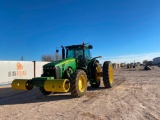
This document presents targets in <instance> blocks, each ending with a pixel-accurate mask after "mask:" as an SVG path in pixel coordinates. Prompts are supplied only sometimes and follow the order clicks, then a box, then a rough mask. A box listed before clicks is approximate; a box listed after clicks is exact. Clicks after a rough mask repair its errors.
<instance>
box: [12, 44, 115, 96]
mask: <svg viewBox="0 0 160 120" xmlns="http://www.w3.org/2000/svg"><path fill="white" fill-rule="evenodd" d="M90 49H92V45H87V44H84V43H83V44H80V45H71V46H65V47H64V46H62V60H58V61H54V62H51V63H48V64H45V65H44V66H43V74H42V75H41V77H36V78H32V79H30V80H28V79H27V80H22V79H21V80H20V79H15V80H13V82H12V88H13V89H19V90H31V89H32V88H33V87H34V86H36V87H39V89H40V91H41V93H42V94H44V95H49V94H51V93H57V92H61V93H62V92H71V95H72V96H73V97H81V96H83V95H84V94H85V93H86V91H87V82H88V81H89V83H90V85H91V87H93V88H98V87H99V86H100V83H101V77H103V84H104V86H105V88H111V87H112V85H113V79H114V75H113V68H112V63H111V62H110V61H105V62H104V63H103V68H102V67H101V66H100V63H99V61H98V60H97V59H96V58H101V56H98V57H94V58H91V54H90ZM102 71H103V72H102Z"/></svg>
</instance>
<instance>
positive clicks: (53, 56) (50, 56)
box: [41, 53, 62, 62]
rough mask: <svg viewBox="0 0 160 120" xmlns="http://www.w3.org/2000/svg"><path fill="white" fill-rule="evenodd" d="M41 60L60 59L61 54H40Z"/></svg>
mask: <svg viewBox="0 0 160 120" xmlns="http://www.w3.org/2000/svg"><path fill="white" fill-rule="evenodd" d="M41 59H42V61H47V62H52V61H57V60H61V59H62V55H61V54H59V53H55V54H54V55H52V54H48V55H42V57H41Z"/></svg>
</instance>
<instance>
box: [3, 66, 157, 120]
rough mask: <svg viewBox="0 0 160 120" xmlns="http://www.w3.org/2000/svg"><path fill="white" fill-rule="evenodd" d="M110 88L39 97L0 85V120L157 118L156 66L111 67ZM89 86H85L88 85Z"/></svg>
mask: <svg viewBox="0 0 160 120" xmlns="http://www.w3.org/2000/svg"><path fill="white" fill-rule="evenodd" d="M114 72H115V81H114V87H113V88H111V89H105V88H104V87H103V83H102V84H101V87H100V88H99V89H92V88H90V87H88V91H87V93H86V95H85V96H83V97H81V98H72V97H71V96H70V93H63V94H53V95H50V96H43V95H42V94H41V93H40V92H39V90H38V89H37V88H34V89H33V90H31V91H17V90H12V89H11V88H10V86H6V87H0V119H1V120H31V119H32V120H49V119H50V120H66V119H67V120H160V69H159V68H158V67H155V68H154V69H153V70H149V71H145V70H135V69H126V68H118V69H115V70H114ZM88 86H89V85H88Z"/></svg>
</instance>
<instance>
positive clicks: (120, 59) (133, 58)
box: [99, 52, 160, 63]
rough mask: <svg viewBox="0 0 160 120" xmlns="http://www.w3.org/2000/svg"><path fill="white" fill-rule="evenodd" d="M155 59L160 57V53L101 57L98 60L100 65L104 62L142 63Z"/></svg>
mask: <svg viewBox="0 0 160 120" xmlns="http://www.w3.org/2000/svg"><path fill="white" fill-rule="evenodd" d="M155 57H160V52H154V53H145V54H136V55H122V56H114V57H102V59H99V61H100V63H103V62H104V61H112V63H121V62H124V63H132V62H134V61H135V62H141V63H142V62H143V60H153V58H155Z"/></svg>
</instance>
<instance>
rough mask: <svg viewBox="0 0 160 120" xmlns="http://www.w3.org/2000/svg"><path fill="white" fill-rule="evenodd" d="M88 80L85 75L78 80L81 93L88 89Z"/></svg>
mask: <svg viewBox="0 0 160 120" xmlns="http://www.w3.org/2000/svg"><path fill="white" fill-rule="evenodd" d="M86 82H87V80H86V78H85V76H84V75H81V76H80V77H79V80H78V87H79V91H80V92H84V91H85V89H86Z"/></svg>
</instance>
